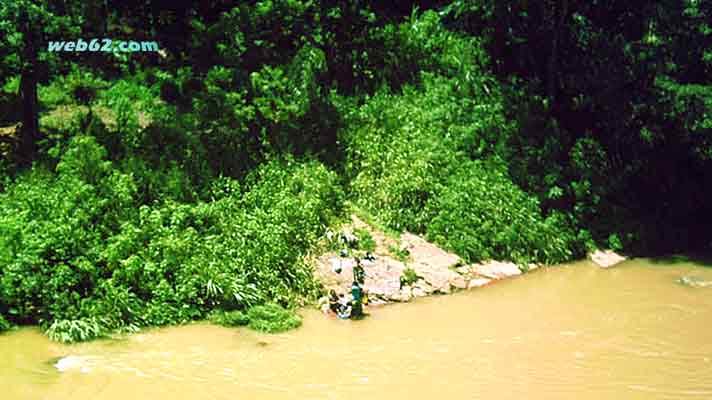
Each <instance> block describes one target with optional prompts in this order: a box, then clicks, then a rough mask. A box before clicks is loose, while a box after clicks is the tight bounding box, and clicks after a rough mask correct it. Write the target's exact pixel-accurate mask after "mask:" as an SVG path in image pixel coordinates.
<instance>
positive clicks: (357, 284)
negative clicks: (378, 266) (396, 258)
mask: <svg viewBox="0 0 712 400" xmlns="http://www.w3.org/2000/svg"><path fill="white" fill-rule="evenodd" d="M368 256H370V254H369V255H367V258H368ZM371 257H372V256H371ZM355 260H356V265H355V266H354V268H353V273H354V279H353V283H352V284H351V294H350V296H347V295H345V294H344V293H340V294H337V293H336V290H334V289H331V290H330V291H329V308H328V311H330V312H333V313H334V314H336V315H337V316H338V317H339V318H342V319H347V318H353V319H359V318H362V317H363V316H364V313H363V305H364V304H368V295H367V294H366V293H365V291H364V289H363V287H362V285H363V284H364V282H365V278H366V273H365V271H364V269H363V266H362V265H361V259H360V258H358V257H356V258H355ZM337 273H341V271H338V272H337Z"/></svg>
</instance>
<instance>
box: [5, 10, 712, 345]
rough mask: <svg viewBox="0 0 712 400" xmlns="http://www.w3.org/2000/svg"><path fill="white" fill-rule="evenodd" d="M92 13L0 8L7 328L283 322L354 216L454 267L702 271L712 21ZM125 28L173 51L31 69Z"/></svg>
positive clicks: (533, 15) (79, 332) (464, 14)
mask: <svg viewBox="0 0 712 400" xmlns="http://www.w3.org/2000/svg"><path fill="white" fill-rule="evenodd" d="M95 3H96V2H82V1H78V0H68V1H62V2H56V1H48V0H42V1H29V0H17V1H11V2H2V3H0V72H2V73H1V74H0V88H2V89H1V90H0V125H1V126H0V154H2V157H0V330H2V329H3V328H5V327H6V326H9V325H10V324H39V325H41V326H42V327H43V328H44V329H46V330H47V333H48V334H49V335H50V336H51V337H52V338H54V339H56V340H59V341H77V340H89V339H92V338H96V337H102V336H104V335H106V334H109V333H110V332H115V331H129V332H130V331H134V330H136V329H138V328H141V327H147V326H157V325H158V326H160V325H166V324H178V323H183V322H187V321H191V320H196V319H203V318H208V317H209V318H210V319H211V320H213V321H215V322H216V323H220V324H225V325H230V326H233V325H244V324H247V325H248V326H251V327H252V328H254V329H258V330H263V331H281V330H283V329H287V328H290V327H295V326H298V325H299V321H300V320H299V319H298V318H297V317H295V316H294V315H293V314H292V313H291V311H287V310H291V309H293V308H294V307H295V306H296V304H298V303H299V302H300V301H301V300H304V299H310V298H314V297H316V296H317V295H319V292H320V286H319V283H318V282H316V281H315V280H314V278H313V276H312V270H311V267H310V266H309V265H307V264H306V261H305V259H307V258H308V256H309V255H310V254H312V252H313V251H315V250H316V247H315V246H317V243H319V238H321V237H323V236H324V234H325V233H326V232H327V229H328V227H330V226H331V227H334V226H336V225H337V224H338V223H339V222H343V221H344V220H345V219H346V218H347V213H348V212H354V213H356V214H357V215H358V216H360V217H361V218H362V219H364V220H365V221H366V222H367V223H369V224H371V225H372V226H374V227H375V228H377V229H381V230H383V231H384V232H386V233H387V234H388V235H389V236H392V237H397V236H398V235H399V234H400V233H401V232H403V231H405V230H409V231H412V232H415V233H418V234H421V235H424V236H426V237H427V238H428V239H429V240H432V241H434V242H436V243H438V244H440V245H442V246H443V247H445V248H447V249H450V250H452V251H454V252H456V253H457V254H459V255H460V256H461V257H462V258H463V259H464V260H465V261H466V262H473V261H478V260H483V259H487V258H497V259H506V260H512V261H515V262H517V263H519V264H521V265H526V263H529V262H539V263H557V262H562V261H566V260H571V259H573V258H576V257H581V256H583V255H584V254H585V252H586V251H588V250H591V249H593V248H595V247H604V246H605V247H609V248H613V249H616V250H621V251H626V252H639V253H643V254H650V253H653V252H656V251H666V252H667V251H681V250H682V251H684V250H690V249H693V248H701V247H704V246H707V247H706V248H707V250H709V245H710V239H711V237H710V232H709V229H708V227H709V226H710V225H712V220H711V219H710V218H711V216H712V209H711V208H710V207H712V206H711V204H712V203H710V202H709V201H707V198H706V196H705V193H706V188H707V186H709V182H712V175H711V173H712V172H711V171H712V122H711V121H712V120H711V119H710V118H711V117H710V115H712V82H711V81H710V76H712V28H711V27H710V24H709V21H710V18H711V17H712V8H710V4H708V3H706V2H697V1H694V2H693V1H682V2H679V1H678V2H672V1H663V2H654V1H643V2H642V3H640V4H638V3H635V4H634V3H630V2H628V3H626V2H622V1H614V2H606V3H605V4H603V3H602V2H570V1H551V2H526V1H521V0H515V1H500V2H495V1H491V0H453V1H442V2H436V3H434V4H430V3H428V5H427V6H422V7H420V8H413V9H408V8H403V7H397V6H394V5H390V4H386V3H384V4H380V3H378V4H377V3H376V2H370V3H363V2H333V1H322V2H314V1H306V0H293V1H292V0H290V1H262V0H260V1H251V2H244V4H243V3H240V4H237V3H235V4H229V2H207V3H205V2H203V3H205V4H203V3H200V2H196V4H194V5H189V6H187V9H185V10H181V12H175V11H170V10H168V11H167V10H160V9H159V8H158V7H147V6H145V5H144V4H138V3H136V2H131V1H128V2H126V1H115V0H108V1H105V2H103V3H102V4H101V5H97V4H95ZM347 3H348V4H347ZM415 4H419V2H416V3H415ZM423 5H425V3H423ZM126 32H132V36H133V37H135V38H142V37H150V38H152V40H156V41H157V42H158V43H160V44H161V47H162V50H164V52H162V53H161V54H160V55H159V54H148V53H132V54H128V53H118V52H117V53H101V54H99V53H96V54H95V56H96V57H94V56H92V57H88V56H86V55H87V54H88V53H84V54H80V53H71V52H68V53H49V52H48V51H47V46H46V44H47V41H48V40H55V39H56V38H59V37H61V38H75V37H84V38H87V37H117V38H118V37H125V36H126ZM355 234H356V236H357V238H358V243H359V246H360V250H365V251H373V250H374V247H375V242H374V240H373V238H372V237H371V235H370V234H369V233H368V231H366V230H360V231H357V232H355ZM336 241H338V239H336V240H335V239H334V238H333V237H332V239H331V242H330V244H329V245H330V246H332V247H333V246H335V245H336V244H335V243H336ZM391 252H393V253H394V254H395V255H396V256H397V257H399V258H401V259H403V260H405V259H406V258H407V256H408V255H407V254H405V253H404V252H401V251H400V250H399V249H391ZM405 279H407V280H409V281H410V280H412V279H417V277H414V276H410V275H409V276H406V277H405Z"/></svg>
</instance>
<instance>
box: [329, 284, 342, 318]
mask: <svg viewBox="0 0 712 400" xmlns="http://www.w3.org/2000/svg"><path fill="white" fill-rule="evenodd" d="M340 308H341V305H340V304H339V296H337V295H336V290H334V289H331V290H330V291H329V310H331V311H332V312H333V313H334V314H338V313H339V309H340Z"/></svg>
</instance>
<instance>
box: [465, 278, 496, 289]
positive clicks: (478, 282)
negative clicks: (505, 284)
mask: <svg viewBox="0 0 712 400" xmlns="http://www.w3.org/2000/svg"><path fill="white" fill-rule="evenodd" d="M490 282H492V279H489V278H477V279H472V280H471V281H470V283H468V284H467V288H468V289H472V288H478V287H482V286H484V285H487V284H488V283H490Z"/></svg>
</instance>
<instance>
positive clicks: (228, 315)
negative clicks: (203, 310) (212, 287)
mask: <svg viewBox="0 0 712 400" xmlns="http://www.w3.org/2000/svg"><path fill="white" fill-rule="evenodd" d="M209 319H210V321H212V322H213V323H216V324H218V325H222V326H229V327H235V326H245V325H247V324H248V323H250V317H248V316H247V314H245V313H244V312H243V311H240V310H233V311H218V312H213V313H211V314H210V318H209Z"/></svg>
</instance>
